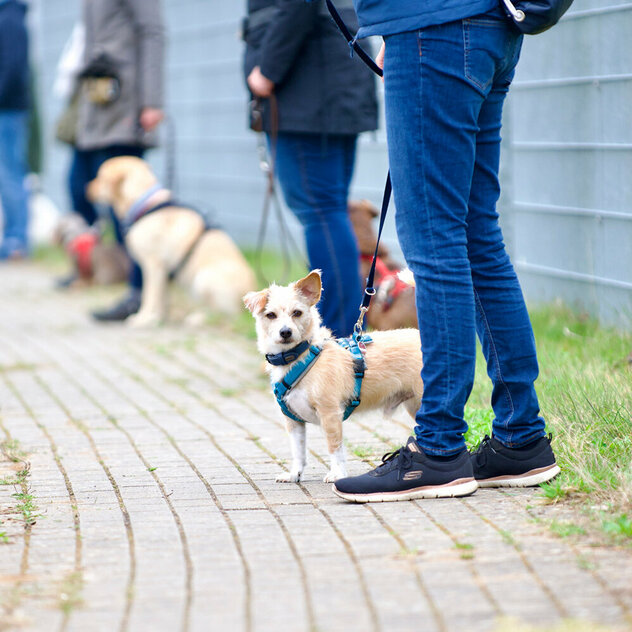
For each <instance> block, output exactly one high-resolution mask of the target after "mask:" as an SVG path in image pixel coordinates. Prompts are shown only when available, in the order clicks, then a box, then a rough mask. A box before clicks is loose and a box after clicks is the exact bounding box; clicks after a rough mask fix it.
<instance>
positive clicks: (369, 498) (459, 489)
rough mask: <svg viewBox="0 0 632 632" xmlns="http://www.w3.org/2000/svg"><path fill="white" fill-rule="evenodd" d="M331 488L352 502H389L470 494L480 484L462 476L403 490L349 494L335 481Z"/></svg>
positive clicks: (337, 494)
mask: <svg viewBox="0 0 632 632" xmlns="http://www.w3.org/2000/svg"><path fill="white" fill-rule="evenodd" d="M331 488H332V490H333V492H334V494H336V496H340V498H344V499H345V500H348V501H349V502H352V503H387V502H394V501H397V500H415V499H417V498H451V497H453V496H469V495H470V494H473V493H474V492H475V491H476V490H477V489H478V484H477V482H476V481H475V480H474V479H473V478H460V479H457V480H456V481H453V482H451V483H447V484H446V485H433V486H429V487H417V488H415V489H407V490H405V491H401V492H379V493H375V494H347V493H345V492H341V491H339V490H338V489H336V484H335V483H334V484H333V485H332V487H331Z"/></svg>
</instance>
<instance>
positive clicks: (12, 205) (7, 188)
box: [0, 109, 29, 259]
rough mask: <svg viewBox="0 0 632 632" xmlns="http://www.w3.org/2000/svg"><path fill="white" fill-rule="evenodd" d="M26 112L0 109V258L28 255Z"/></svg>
mask: <svg viewBox="0 0 632 632" xmlns="http://www.w3.org/2000/svg"><path fill="white" fill-rule="evenodd" d="M27 130H28V112H27V111H25V110H2V109H0V199H1V200H2V212H3V215H4V234H3V239H2V244H1V245H0V259H13V258H22V257H26V256H27V255H28V250H29V247H28V236H27V226H28V195H27V191H26V188H25V183H24V180H25V177H26V172H27V167H26V148H27V134H28V131H27Z"/></svg>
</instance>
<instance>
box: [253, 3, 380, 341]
mask: <svg viewBox="0 0 632 632" xmlns="http://www.w3.org/2000/svg"><path fill="white" fill-rule="evenodd" d="M339 5H340V7H341V10H342V13H343V15H344V16H345V18H346V19H347V20H348V21H349V22H350V23H351V24H356V25H357V23H356V17H355V13H354V10H353V7H352V5H351V2H350V0H343V2H339ZM245 26H246V29H245V40H246V44H247V47H246V53H245V59H244V68H245V75H246V77H247V83H248V87H249V88H250V91H251V92H252V94H254V95H255V96H256V97H258V98H260V99H263V100H264V112H263V129H264V131H265V132H266V133H267V134H268V138H269V142H270V146H271V151H272V153H273V154H274V155H275V156H276V165H275V169H276V175H277V177H278V179H279V182H280V184H281V188H282V190H283V194H284V197H285V200H286V202H287V205H288V206H289V208H290V209H291V210H292V211H293V213H294V214H295V215H296V217H297V218H298V220H299V221H300V222H301V224H302V226H303V228H304V231H305V240H306V245H307V253H308V257H309V263H310V266H311V267H312V268H320V269H321V270H322V274H323V288H324V290H323V296H322V299H321V302H320V304H319V310H320V313H321V315H322V317H323V322H324V324H325V325H326V326H327V327H329V328H330V329H331V330H332V331H333V332H334V334H335V335H337V336H345V335H349V334H351V332H352V330H353V325H354V323H355V321H356V319H357V316H358V305H359V303H360V301H361V299H362V286H361V279H360V272H359V265H358V261H359V253H358V247H357V244H356V241H355V236H354V234H353V231H352V228H351V223H350V220H349V216H348V214H347V196H348V192H349V184H350V181H351V177H352V175H353V167H354V160H355V153H356V140H357V136H358V134H359V133H361V132H364V131H368V130H375V129H376V127H377V102H376V96H375V79H374V77H373V76H372V75H371V73H370V72H369V71H368V70H367V69H366V68H365V67H364V66H362V64H361V63H359V61H358V60H356V59H350V57H349V51H348V48H347V44H346V42H345V41H344V39H343V38H342V37H341V35H340V33H339V32H338V31H337V29H336V26H335V24H334V22H333V21H332V20H331V18H330V16H329V14H328V13H327V12H326V8H325V3H324V2H323V0H319V1H318V2H316V3H315V4H312V5H308V4H306V3H305V2H304V0H276V1H275V0H249V2H248V20H247V22H246V25H245ZM271 96H274V97H275V99H274V100H273V99H270V97H271ZM274 103H276V108H275V107H274Z"/></svg>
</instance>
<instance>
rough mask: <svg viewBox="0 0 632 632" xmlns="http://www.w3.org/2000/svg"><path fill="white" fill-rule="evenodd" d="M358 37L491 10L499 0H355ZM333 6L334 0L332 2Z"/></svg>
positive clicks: (401, 29)
mask: <svg viewBox="0 0 632 632" xmlns="http://www.w3.org/2000/svg"><path fill="white" fill-rule="evenodd" d="M354 2H355V7H356V11H357V13H358V19H359V21H360V27H361V28H360V32H359V33H358V35H359V36H360V37H367V36H369V35H393V34H394V33H404V32H406V31H414V30H417V29H421V28H424V27H426V26H432V25H433V24H445V23H446V22H453V21H454V20H462V19H464V18H470V17H472V16H474V15H479V14H481V13H485V12H486V11H490V10H491V9H493V8H495V7H497V6H498V3H499V0H423V2H420V0H354ZM334 4H335V0H334Z"/></svg>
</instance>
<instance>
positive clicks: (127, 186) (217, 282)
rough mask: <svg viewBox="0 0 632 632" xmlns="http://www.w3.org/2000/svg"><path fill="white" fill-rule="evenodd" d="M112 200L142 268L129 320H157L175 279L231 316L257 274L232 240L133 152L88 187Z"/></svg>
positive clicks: (138, 323)
mask: <svg viewBox="0 0 632 632" xmlns="http://www.w3.org/2000/svg"><path fill="white" fill-rule="evenodd" d="M87 193H88V198H89V199H91V200H92V201H94V202H100V203H103V204H110V205H111V206H112V207H113V208H114V212H115V213H116V215H117V216H118V217H119V218H120V220H121V222H122V224H123V227H124V229H125V231H126V235H125V244H126V246H127V249H128V251H129V253H130V255H131V256H132V257H133V258H134V260H135V261H137V262H138V264H139V265H140V267H141V269H142V272H143V291H142V296H141V306H140V310H139V311H138V313H137V314H135V315H133V316H130V317H129V318H128V319H127V322H129V323H130V325H132V326H134V327H144V326H151V325H155V324H158V323H159V322H160V321H162V320H163V319H164V317H165V316H166V311H167V305H166V295H167V284H168V281H169V279H170V277H172V278H176V279H177V280H178V281H179V282H181V283H183V284H184V285H185V286H186V287H188V288H190V289H191V290H192V293H193V295H194V297H196V298H198V299H199V300H201V301H203V302H204V303H205V304H206V305H207V306H208V307H209V308H210V309H212V310H216V311H218V312H221V313H224V314H228V315H234V314H236V313H237V312H239V310H240V309H241V297H242V296H243V294H244V293H245V292H248V291H250V290H253V289H254V288H255V287H256V283H255V276H254V273H253V272H252V270H251V268H250V266H249V265H248V263H247V261H246V260H245V258H244V256H243V255H242V253H241V252H240V250H239V248H237V246H236V245H235V243H234V242H233V240H232V239H231V238H230V237H229V236H228V235H227V234H226V233H225V232H224V231H223V230H220V229H219V228H217V227H210V226H208V225H207V223H206V221H205V219H204V218H203V217H202V215H201V214H200V213H199V212H197V211H195V210H193V209H191V208H187V207H184V206H181V205H179V204H177V203H175V202H173V201H172V198H171V192H170V191H169V190H168V189H165V188H162V187H161V186H160V184H159V183H158V180H157V179H156V177H155V175H154V174H153V173H152V171H151V169H150V168H149V165H148V164H147V163H146V162H144V161H143V160H141V159H140V158H135V157H133V156H121V157H118V158H111V159H110V160H107V161H106V162H104V163H103V165H101V167H100V169H99V171H98V173H97V177H96V178H95V179H94V180H93V181H92V182H90V184H89V185H88V188H87Z"/></svg>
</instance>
